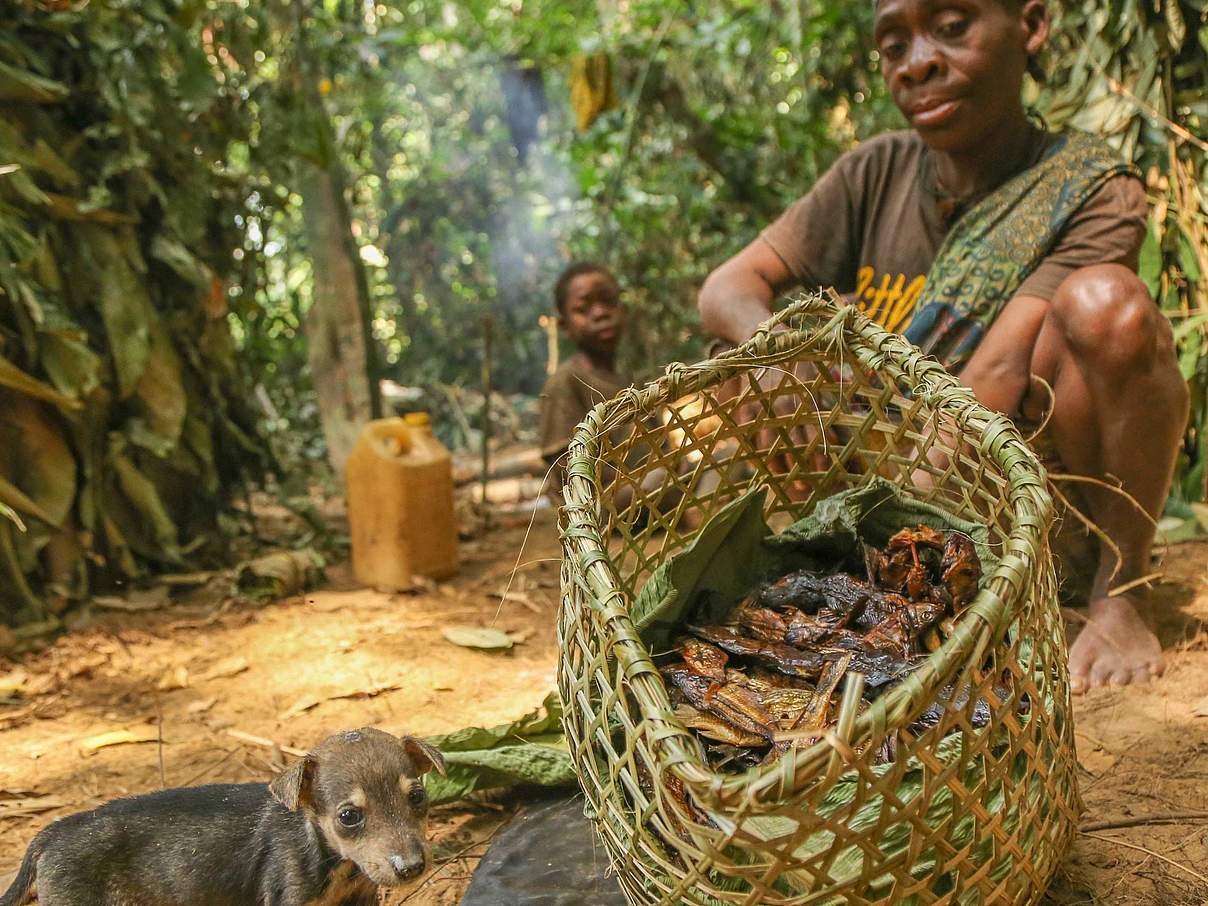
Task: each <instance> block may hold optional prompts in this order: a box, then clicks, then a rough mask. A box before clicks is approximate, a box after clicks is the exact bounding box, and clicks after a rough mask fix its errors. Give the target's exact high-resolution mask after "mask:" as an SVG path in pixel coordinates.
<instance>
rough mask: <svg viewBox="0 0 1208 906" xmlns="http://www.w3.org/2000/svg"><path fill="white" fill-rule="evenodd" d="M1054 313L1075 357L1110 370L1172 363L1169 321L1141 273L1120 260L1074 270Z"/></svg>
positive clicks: (1055, 299)
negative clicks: (1137, 273) (1125, 265)
mask: <svg viewBox="0 0 1208 906" xmlns="http://www.w3.org/2000/svg"><path fill="white" fill-rule="evenodd" d="M1051 317H1053V318H1054V319H1055V320H1056V321H1057V325H1058V327H1059V329H1060V331H1061V335H1062V337H1063V338H1064V339H1065V342H1066V345H1067V346H1068V347H1069V349H1070V351H1071V352H1072V353H1073V354H1074V355H1075V356H1077V357H1078V358H1080V359H1084V360H1087V359H1089V360H1093V361H1095V362H1096V363H1098V364H1099V365H1100V366H1102V367H1105V368H1108V369H1110V370H1112V371H1125V372H1127V371H1134V370H1136V369H1150V368H1152V367H1154V366H1155V365H1162V364H1165V363H1166V360H1169V362H1170V363H1171V364H1173V362H1174V343H1173V335H1172V333H1171V330H1170V323H1169V322H1168V321H1167V320H1166V318H1165V317H1164V316H1163V315H1162V313H1161V312H1160V311H1159V310H1158V307H1157V305H1156V304H1155V303H1154V300H1153V297H1152V296H1150V294H1149V290H1148V288H1147V287H1146V286H1145V284H1144V283H1142V282H1141V280H1140V278H1139V277H1137V275H1136V274H1134V273H1133V272H1132V271H1130V270H1129V269H1128V268H1126V267H1123V266H1121V265H1118V264H1099V265H1094V266H1092V267H1084V268H1082V269H1080V270H1077V271H1075V272H1074V273H1072V274H1070V276H1069V277H1067V278H1066V280H1065V282H1064V283H1062V284H1061V286H1060V287H1059V288H1058V290H1057V293H1056V295H1054V297H1053V308H1052V312H1051Z"/></svg>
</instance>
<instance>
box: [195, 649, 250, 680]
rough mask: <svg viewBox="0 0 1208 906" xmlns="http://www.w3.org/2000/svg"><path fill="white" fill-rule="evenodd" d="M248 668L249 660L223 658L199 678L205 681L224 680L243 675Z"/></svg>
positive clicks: (238, 657) (236, 657) (237, 657)
mask: <svg viewBox="0 0 1208 906" xmlns="http://www.w3.org/2000/svg"><path fill="white" fill-rule="evenodd" d="M247 668H248V663H247V658H245V657H241V656H239V655H236V656H235V657H228V658H223V659H222V660H221V661H219V662H218V663H217V664H215V665H214V666H213V667H211V668H210V669H209V670H207V671H206V672H205V673H203V674H202V675H201V676H200V677H198V678H199V679H203V680H213V679H223V678H225V677H228V676H235V675H237V674H239V673H242V672H243V671H244V670H246V669H247Z"/></svg>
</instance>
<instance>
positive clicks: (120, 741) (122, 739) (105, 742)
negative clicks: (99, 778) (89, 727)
mask: <svg viewBox="0 0 1208 906" xmlns="http://www.w3.org/2000/svg"><path fill="white" fill-rule="evenodd" d="M158 739H159V734H158V733H157V732H156V730H155V727H136V728H135V729H133V730H110V731H109V732H108V733H99V734H97V735H96V736H89V737H88V738H87V739H81V740H80V742H79V746H78V748H79V750H80V754H81V755H94V754H96V753H97V752H99V751H100V750H101V749H107V748H109V747H110V746H124V745H128V744H131V743H136V742H155V741H156V740H158Z"/></svg>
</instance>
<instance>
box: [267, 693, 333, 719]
mask: <svg viewBox="0 0 1208 906" xmlns="http://www.w3.org/2000/svg"><path fill="white" fill-rule="evenodd" d="M322 701H323V699H321V698H319V697H318V696H317V695H303V696H302V697H301V698H300V699H298V700H297V701H296V702H294V703H293V704H292V705H290V706H289V707H288V708H286V709H285V710H284V711H282V712H281V713H280V714H278V715H277V720H289V719H290V718H291V717H297V716H298V715H299V714H303V713H305V712H307V711H309V710H310V709H311V708H313V707H315V706H316V705H318V704H319V703H320V702H322Z"/></svg>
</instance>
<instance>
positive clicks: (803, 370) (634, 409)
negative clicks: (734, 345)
mask: <svg viewBox="0 0 1208 906" xmlns="http://www.w3.org/2000/svg"><path fill="white" fill-rule="evenodd" d="M776 323H778V324H779V325H782V326H785V327H787V328H789V329H787V330H773V329H771V325H765V328H764V329H762V330H761V331H760V332H758V333H757V334H756V335H755V337H754V338H753V339H752V340H751V341H750V342H748V343H747V344H746V345H744V346H742V347H740V348H738V349H735V350H733V351H731V352H728V353H726V354H723V355H721V356H719V357H718V358H715V359H713V360H711V361H708V362H705V363H703V364H700V365H695V366H682V365H679V364H675V365H672V366H670V367H669V368H668V369H667V373H666V376H665V377H663V378H662V379H660V380H658V381H656V382H654V383H652V384H650V385H648V386H646V387H645V388H642V389H635V390H629V391H626V392H623V393H622V394H620V395H619V396H618V397H616V398H614V399H612V400H611V401H608V402H605V403H602V404H601V405H599V406H597V407H596V408H595V409H594V410H593V411H592V412H591V413H590V414H589V415H588V416H587V417H586V418H585V419H584V421H583V422H582V424H581V425H580V427H579V430H578V431H577V433H576V434H575V436H574V440H573V441H572V443H571V446H570V454H569V457H568V465H567V483H566V487H565V500H566V503H565V507H564V509H563V511H562V537H563V549H564V557H563V566H562V607H561V611H560V615H559V638H560V643H561V652H562V653H561V659H560V664H559V691H560V694H561V697H562V701H563V704H564V717H563V722H564V726H565V730H566V735H567V738H568V741H569V745H570V750H571V753H572V756H573V758H574V761H575V765H576V769H577V771H578V776H579V780H580V784H581V786H582V788H583V792H584V794H585V796H586V810H587V812H588V814H589V815H590V816H591V817H592V818H593V819H594V821H595V823H596V826H597V828H598V830H599V832H600V834H601V836H602V838H603V840H604V843H605V845H606V847H607V850H608V852H609V855H610V858H611V862H612V866H613V868H614V870H615V871H616V873H617V876H618V878H619V880H620V883H621V886H622V888H623V890H624V892H625V895H626V897H627V898H628V900H629V901H630V902H631V903H634V904H669V906H670V904H680V903H686V904H700V906H705V904H708V906H714V904H790V903H791V904H806V903H809V904H832V903H835V904H838V903H844V904H889V903H910V904H914V903H918V904H931V903H943V904H951V903H961V904H966V903H986V904H990V903H993V904H1000V903H1002V904H1006V903H1011V904H1016V903H1035V902H1036V901H1037V900H1038V899H1039V898H1040V897H1041V895H1042V894H1043V891H1044V889H1045V887H1046V886H1047V884H1048V882H1049V881H1050V879H1051V877H1052V875H1053V872H1054V871H1055V869H1056V867H1057V865H1058V863H1059V861H1060V859H1061V857H1062V855H1063V853H1064V852H1065V850H1066V849H1067V847H1068V845H1069V843H1070V842H1071V840H1072V837H1073V835H1074V833H1075V828H1076V825H1077V819H1078V815H1079V811H1080V808H1081V803H1080V800H1079V798H1078V792H1077V786H1076V777H1075V766H1076V761H1075V752H1074V738H1073V726H1072V723H1071V718H1070V705H1069V685H1068V676H1067V672H1066V649H1065V643H1064V637H1063V633H1062V624H1061V620H1060V616H1059V610H1058V606H1057V598H1056V585H1055V580H1054V574H1053V565H1052V559H1051V556H1050V553H1049V547H1048V527H1049V523H1050V520H1051V518H1052V505H1051V501H1050V498H1049V496H1048V493H1047V491H1046V489H1045V480H1044V474H1043V471H1042V469H1041V467H1040V466H1039V464H1038V462H1037V460H1036V458H1035V457H1034V456H1033V454H1032V453H1031V451H1030V450H1029V449H1028V447H1027V446H1026V444H1025V442H1024V441H1023V439H1022V438H1021V437H1020V436H1019V434H1018V432H1017V431H1016V430H1015V427H1014V426H1013V425H1012V423H1011V422H1010V421H1009V420H1008V419H1006V418H1004V417H1002V416H1000V415H997V414H995V413H993V412H990V411H989V410H987V409H985V408H983V407H982V406H980V405H978V404H977V402H976V401H975V400H974V398H973V396H972V395H971V394H970V393H969V392H968V391H967V390H965V389H964V388H962V387H960V386H959V385H958V384H957V383H956V381H955V380H954V379H953V378H952V377H950V376H949V375H948V373H947V372H946V371H945V370H944V369H943V368H941V367H940V366H939V365H938V364H936V363H935V362H934V361H932V360H928V359H926V358H924V357H923V356H921V355H920V354H919V353H918V352H917V350H915V349H914V348H913V347H912V346H910V345H909V344H908V343H906V342H905V341H904V340H902V339H901V338H900V337H897V336H894V335H891V334H888V333H886V332H885V331H883V330H881V329H880V328H879V327H877V326H876V325H874V324H873V323H872V322H870V321H868V320H867V319H866V318H864V317H863V316H861V315H860V314H859V313H858V312H856V311H855V310H854V309H852V308H851V307H848V306H844V305H842V304H841V303H840V302H839V301H838V299H837V298H835V297H833V296H832V297H831V298H829V299H828V298H825V297H822V296H818V297H811V298H806V299H803V300H801V301H799V302H797V303H795V304H794V305H792V306H790V307H789V308H788V309H786V310H785V311H784V312H782V313H781V314H780V316H778V318H777V319H776ZM769 373H770V374H772V375H779V376H780V377H781V380H780V382H779V383H778V385H777V386H774V387H773V386H771V385H772V384H775V383H776V381H775V379H773V380H771V381H769V380H768V379H767V378H766V375H767V374H769ZM761 374H763V375H764V378H763V379H762V380H757V379H758V378H759V377H760V375H761ZM685 398H687V399H689V400H690V401H692V402H691V403H690V404H689V405H683V404H682V402H683V400H684V399H685ZM673 404H675V405H673ZM660 413H661V416H662V417H661V418H659V417H658V416H659V415H660ZM802 426H809V428H808V430H803V428H802ZM769 463H772V464H776V463H780V464H781V465H780V466H776V465H773V466H772V467H769ZM874 476H881V477H882V478H885V479H888V480H890V481H892V482H893V483H895V484H896V485H897V486H898V487H900V488H902V489H903V490H904V491H905V492H906V493H907V494H909V495H910V496H911V497H913V498H917V499H918V500H921V501H926V502H930V503H932V504H935V505H938V506H940V507H942V508H944V509H945V510H946V511H947V512H949V513H951V514H954V515H956V516H959V517H962V518H964V519H967V520H973V521H976V522H978V523H981V524H984V525H986V526H987V527H988V528H989V532H990V538H991V547H992V548H993V551H994V553H995V554H996V556H997V557H998V558H999V561H998V564H997V567H996V568H995V569H994V570H993V572H992V573H991V574H990V575H989V576H988V577H987V578H986V579H985V580H984V581H983V585H982V589H981V591H980V592H979V594H978V596H977V598H976V600H975V602H974V603H973V605H972V606H971V607H970V608H969V609H968V610H966V611H965V612H964V613H963V614H962V615H961V617H960V618H959V619H958V621H957V623H956V627H955V630H954V631H953V632H952V633H951V634H950V635H949V636H948V638H947V639H946V641H945V642H944V644H943V645H942V647H940V648H939V649H938V650H937V651H935V652H934V653H933V654H932V655H931V656H930V657H929V658H928V659H927V660H926V661H925V662H924V664H923V665H922V666H921V667H920V668H919V669H918V670H917V671H915V672H914V673H913V674H912V675H911V676H910V677H909V678H908V679H907V680H906V681H905V682H903V683H901V684H900V685H898V686H897V687H895V688H894V689H892V690H891V691H890V692H888V693H886V694H884V695H882V696H881V697H880V698H879V699H877V700H876V702H875V703H874V704H873V705H872V706H870V707H868V708H867V709H864V710H862V711H861V712H860V713H859V714H858V715H857V713H856V712H857V708H855V707H850V706H849V707H846V708H844V709H843V710H842V711H841V713H840V720H839V722H838V725H837V726H836V727H835V728H834V729H833V730H832V731H831V732H829V733H828V734H827V736H826V737H825V738H824V739H822V740H821V741H818V742H815V743H813V744H812V745H810V746H809V747H807V748H800V749H792V750H790V751H788V752H787V753H785V754H784V755H783V756H782V757H781V758H780V759H779V760H778V761H776V762H775V763H772V764H769V765H767V766H763V767H756V768H752V769H750V770H748V771H747V772H745V773H741V774H724V773H717V772H715V771H713V770H712V769H711V768H710V767H709V766H708V764H707V763H706V762H705V760H704V758H703V757H702V751H701V749H700V747H699V744H698V743H697V741H696V739H695V737H693V736H692V735H691V733H690V732H689V731H687V730H686V729H685V727H684V726H683V725H682V724H681V723H680V722H679V721H678V720H677V719H676V718H675V716H674V713H673V710H672V708H671V707H670V705H669V702H668V696H667V691H666V688H665V687H664V685H663V681H662V678H661V677H660V675H659V673H658V672H657V670H656V669H655V665H654V663H653V662H652V660H651V656H652V652H650V651H648V650H647V648H646V646H645V645H644V644H643V643H642V641H641V639H640V638H639V637H638V633H637V631H636V630H635V628H634V624H633V622H632V621H631V619H630V615H629V612H628V607H629V605H630V603H631V602H632V601H633V599H634V597H635V595H636V594H637V592H638V591H639V590H640V588H641V587H642V584H643V582H644V581H645V580H646V578H647V577H648V576H649V575H650V573H651V572H652V571H653V570H654V569H655V568H656V567H657V566H658V564H660V563H662V562H664V561H665V560H666V559H667V558H668V557H670V556H672V555H674V554H675V553H677V552H679V551H681V550H683V549H684V548H685V547H686V546H687V545H688V544H689V543H690V542H691V540H692V537H693V529H692V528H691V527H692V526H697V527H698V526H699V525H700V523H701V522H702V521H703V520H706V519H707V518H708V517H709V516H710V515H711V514H712V513H715V512H716V511H717V510H719V509H720V508H721V507H723V506H724V505H725V504H726V503H728V502H729V501H731V500H733V499H734V498H735V497H737V496H739V495H741V494H743V493H744V492H746V491H748V490H749V489H750V488H751V487H753V486H758V485H764V486H766V488H767V489H768V492H767V505H766V514H765V515H766V517H767V519H768V521H769V524H770V525H772V526H773V527H775V526H776V525H777V524H778V522H779V524H781V525H783V524H786V523H787V522H788V521H791V520H792V519H795V518H797V517H799V516H801V515H803V514H805V513H808V512H809V510H810V507H811V505H812V503H813V502H814V501H817V500H820V499H822V498H824V497H826V496H829V495H831V494H833V493H835V492H838V491H841V490H844V489H847V488H851V487H855V486H859V485H863V484H865V483H867V482H869V481H871V480H873V477H874ZM655 654H657V652H655ZM1004 685H1005V687H1006V688H1007V689H1009V692H1008V693H1006V694H1005V697H1001V698H1000V696H1003V695H1004V693H1003V692H1002V691H1001V690H1002V688H1003V687H1004ZM946 687H947V688H953V687H954V688H956V689H961V688H965V689H968V690H969V693H968V694H967V695H966V697H965V704H964V705H963V706H962V705H958V704H956V702H957V701H958V700H959V696H955V697H953V699H952V702H953V703H951V704H950V705H949V706H948V707H947V709H946V711H945V716H944V717H943V718H942V719H941V721H940V723H939V725H938V726H936V727H934V728H933V729H931V730H928V731H926V732H923V733H921V735H918V736H914V735H912V734H911V732H910V731H909V730H908V729H907V727H908V725H910V724H911V722H912V721H913V720H914V719H915V718H916V717H917V716H918V715H919V714H920V713H921V712H922V710H923V709H924V708H926V707H927V706H928V705H929V704H931V703H932V702H934V701H935V700H936V697H937V694H941V695H942V694H943V693H941V690H943V689H945V688H946ZM849 691H850V690H849ZM849 697H850V696H849ZM979 698H984V700H986V701H989V702H991V703H992V707H991V715H990V720H989V722H988V724H984V725H982V724H979V723H978V722H977V721H975V720H974V718H973V708H974V704H975V702H976V700H978V699H979ZM854 703H855V699H854V698H852V700H851V701H850V702H849V703H848V704H849V705H852V704H854ZM887 741H889V743H890V744H891V745H893V746H894V747H895V749H896V757H895V758H894V760H893V761H891V762H890V763H888V764H880V765H874V763H873V759H872V755H871V753H873V752H876V751H877V750H878V749H879V748H880V747H881V746H882V745H883V744H885V743H886V742H887Z"/></svg>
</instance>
